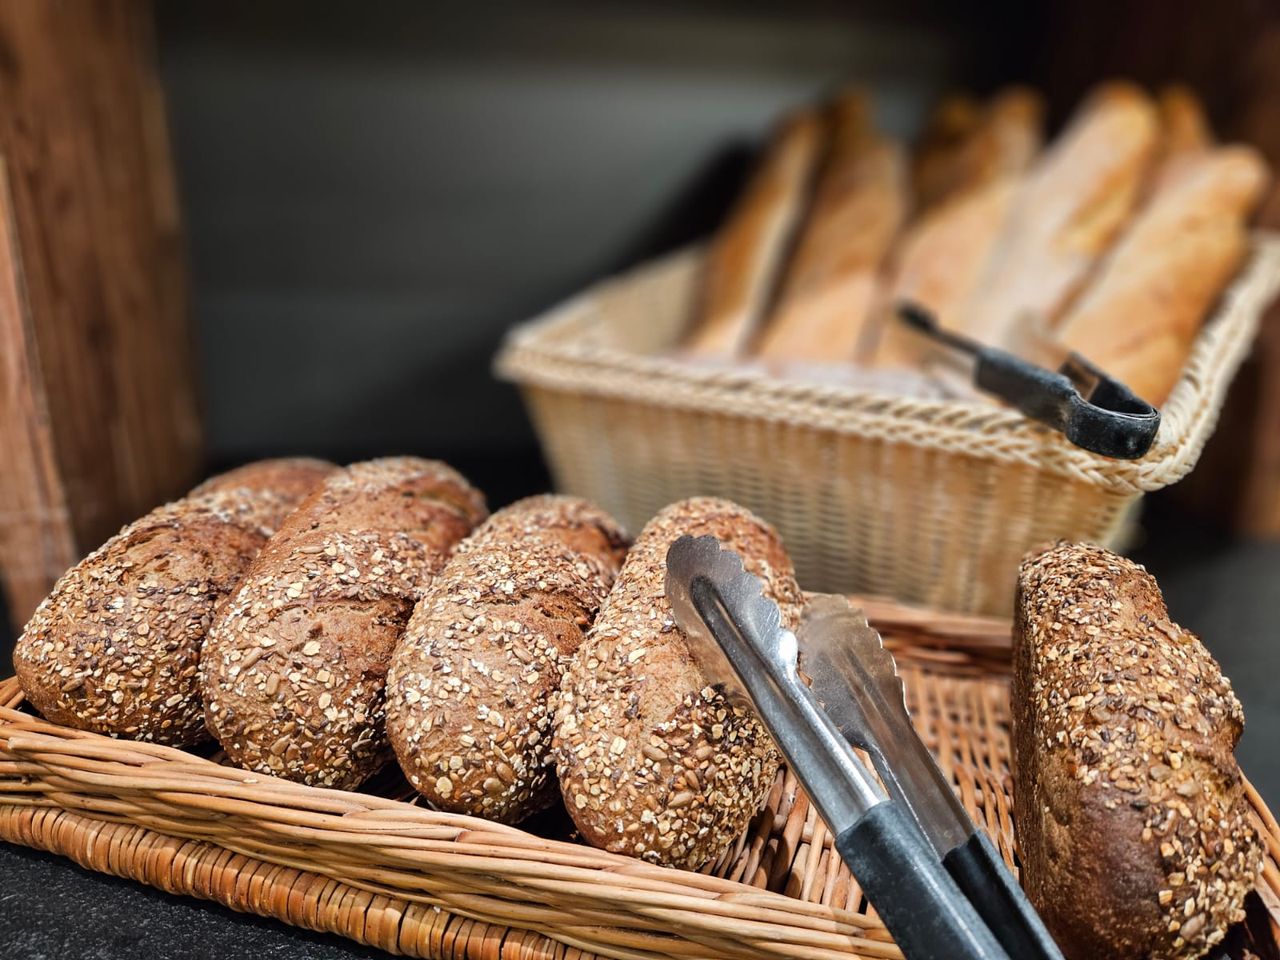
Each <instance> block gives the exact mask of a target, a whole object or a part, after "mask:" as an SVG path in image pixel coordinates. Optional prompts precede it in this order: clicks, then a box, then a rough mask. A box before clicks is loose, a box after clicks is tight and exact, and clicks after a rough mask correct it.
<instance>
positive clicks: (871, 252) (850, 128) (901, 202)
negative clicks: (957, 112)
mask: <svg viewBox="0 0 1280 960" xmlns="http://www.w3.org/2000/svg"><path fill="white" fill-rule="evenodd" d="M833 116H834V119H833V131H834V132H833V136H832V147H831V149H830V150H829V151H828V154H827V157H826V158H825V160H824V162H823V166H822V172H821V174H820V176H819V179H818V184H817V189H816V191H815V193H814V198H813V204H812V206H811V207H810V210H809V215H808V218H807V220H806V221H805V223H804V225H803V226H802V227H801V229H800V233H799V237H798V240H797V242H796V247H795V251H794V253H793V255H792V257H791V260H790V262H789V264H788V265H787V268H786V273H785V276H784V278H783V282H782V286H781V292H780V294H779V298H778V305H777V309H776V311H775V312H774V314H773V315H772V317H771V318H770V319H769V321H768V323H767V324H766V326H765V328H764V332H763V335H762V337H761V340H760V345H759V353H760V355H761V356H763V357H767V358H770V359H774V360H852V359H854V358H855V357H856V356H857V355H858V352H859V347H860V345H861V344H862V342H863V341H862V338H863V335H864V331H865V329H866V324H867V322H868V321H869V320H870V318H871V315H872V307H873V305H874V303H875V299H876V294H877V291H878V290H879V283H880V271H881V267H882V266H883V264H884V262H885V258H886V257H887V256H888V253H889V250H890V248H891V246H892V244H893V240H894V238H895V237H896V236H897V235H898V231H899V229H900V228H901V227H902V223H903V221H904V220H905V218H906V215H907V205H908V201H907V184H906V181H907V175H906V158H905V154H904V152H903V150H902V146H901V145H900V144H899V143H897V142H896V141H893V140H890V139H887V138H885V137H881V136H879V135H878V134H877V133H876V132H875V131H874V130H873V129H872V128H871V126H870V124H869V122H868V121H867V118H866V116H865V111H863V112H859V111H857V110H855V109H853V108H851V107H850V106H848V105H843V104H841V103H837V104H836V105H835V107H834V109H833Z"/></svg>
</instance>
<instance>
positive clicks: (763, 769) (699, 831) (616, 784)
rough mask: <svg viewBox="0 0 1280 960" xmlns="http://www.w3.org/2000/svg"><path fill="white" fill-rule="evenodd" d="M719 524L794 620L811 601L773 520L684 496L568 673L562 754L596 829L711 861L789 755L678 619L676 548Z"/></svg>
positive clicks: (566, 789)
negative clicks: (668, 586) (732, 693)
mask: <svg viewBox="0 0 1280 960" xmlns="http://www.w3.org/2000/svg"><path fill="white" fill-rule="evenodd" d="M683 534H690V535H693V536H698V535H702V534H713V535H715V536H717V537H719V538H720V539H721V540H722V541H723V542H724V543H725V545H726V546H727V547H728V548H730V549H732V550H734V551H736V552H737V553H739V554H740V555H741V556H742V558H743V562H744V564H745V566H746V568H747V570H749V571H750V572H751V573H753V574H755V575H756V576H759V577H760V578H761V579H762V580H763V581H764V583H765V590H766V593H767V594H768V596H770V597H771V598H772V599H773V600H775V601H776V602H777V603H778V605H779V606H780V607H781V609H782V614H783V621H784V622H785V623H786V624H788V625H789V626H792V627H794V626H795V625H796V623H797V621H798V618H799V611H800V609H801V605H802V602H803V598H802V596H801V593H800V589H799V587H798V586H797V585H796V581H795V574H794V572H793V571H792V567H791V561H790V560H789V559H788V558H787V555H786V552H785V551H784V550H783V547H782V544H781V543H780V542H779V540H778V537H777V534H776V533H774V531H773V529H772V528H771V527H769V526H768V525H767V524H765V523H764V522H763V521H761V520H759V519H758V518H757V517H755V516H754V515H753V514H751V513H749V512H748V511H747V510H745V509H743V508H742V507H739V506H737V505H735V504H732V503H729V502H728V501H725V500H715V499H710V498H697V499H693V500H685V501H682V502H680V503H676V504H673V505H672V506H669V507H667V508H666V509H665V510H663V511H662V512H660V513H659V514H658V515H657V516H656V517H655V518H654V519H653V520H651V521H650V522H649V524H648V525H647V526H646V527H645V528H644V530H643V531H642V532H641V534H640V536H639V538H638V539H637V540H636V543H635V545H634V546H633V547H632V549H631V552H630V553H629V554H628V555H627V559H626V562H625V563H624V564H623V566H622V570H621V572H620V573H619V574H618V580H617V582H616V583H615V584H614V587H613V590H612V591H611V592H610V594H609V596H608V599H606V600H605V603H604V606H603V607H602V608H601V610H600V613H599V614H598V615H597V617H596V621H595V624H594V625H593V626H592V628H591V631H590V632H589V633H588V635H587V638H586V640H585V641H583V644H582V646H581V647H580V648H579V650H578V654H577V657H576V658H575V659H574V661H573V663H572V664H571V665H570V667H569V669H568V671H566V673H565V676H564V682H563V684H562V686H561V691H562V696H561V699H560V705H559V708H558V710H557V713H556V721H555V739H554V743H553V751H552V752H553V756H554V758H555V763H556V772H557V774H558V775H559V778H560V789H561V793H562V795H563V797H564V800H565V806H566V807H567V808H568V810H569V814H570V815H571V816H572V817H573V820H574V822H575V823H576V824H577V826H578V829H579V830H580V831H581V833H582V836H583V838H584V839H585V840H586V841H587V842H588V843H591V844H594V845H595V846H599V847H604V848H605V849H607V850H611V851H613V852H615V853H624V854H628V855H631V856H636V857H640V858H642V859H645V860H649V861H652V862H655V863H661V864H667V865H671V866H680V867H688V868H691V869H692V868H697V867H699V866H701V865H702V864H704V863H706V862H708V861H710V860H713V859H715V858H716V857H718V856H720V855H721V854H722V853H723V852H724V851H725V850H727V849H728V848H729V846H730V845H731V844H732V843H733V842H734V841H735V840H736V839H737V838H738V837H739V836H740V835H741V834H742V831H743V829H744V828H745V827H746V825H747V823H748V821H750V819H751V817H752V816H753V815H754V814H755V812H756V811H757V810H758V809H759V807H760V804H761V802H762V801H763V800H764V798H765V796H766V794H767V793H768V791H769V788H770V786H771V785H772V783H773V779H774V774H775V773H776V772H777V768H778V762H779V756H778V752H777V749H776V748H775V746H774V745H773V741H772V740H771V739H770V737H769V734H768V732H767V731H766V730H765V728H764V727H763V726H762V725H761V723H760V721H759V720H758V719H757V718H756V717H755V715H754V714H752V713H750V712H748V711H746V710H743V709H741V708H739V707H735V706H731V705H730V704H729V703H728V701H726V700H725V698H724V696H723V695H722V694H721V693H719V692H717V691H716V690H714V689H713V688H712V687H710V686H708V685H707V683H706V681H705V680H704V679H703V677H702V674H701V673H700V672H699V671H698V669H697V667H696V666H695V665H694V663H693V662H692V660H691V659H690V655H689V651H688V648H687V646H686V644H685V639H684V635H683V634H682V633H681V632H680V630H679V629H678V628H677V627H676V625H675V623H674V622H673V621H672V618H671V607H670V605H669V604H668V603H667V599H666V593H665V590H664V583H665V574H666V556H667V549H668V548H669V547H670V546H671V544H672V543H673V542H674V541H675V540H676V539H678V538H679V537H680V536H681V535H683Z"/></svg>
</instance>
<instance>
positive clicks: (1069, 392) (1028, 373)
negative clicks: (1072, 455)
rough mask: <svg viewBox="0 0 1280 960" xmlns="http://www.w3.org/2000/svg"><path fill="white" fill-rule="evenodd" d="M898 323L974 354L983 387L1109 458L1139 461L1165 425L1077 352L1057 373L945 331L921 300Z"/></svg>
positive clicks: (902, 309)
mask: <svg viewBox="0 0 1280 960" xmlns="http://www.w3.org/2000/svg"><path fill="white" fill-rule="evenodd" d="M897 313H898V320H899V322H901V323H903V324H906V325H907V326H908V327H910V328H911V329H912V330H914V331H916V332H917V333H920V334H923V335H924V336H926V337H929V338H930V339H932V340H934V341H936V342H938V343H940V344H942V345H943V346H946V347H950V348H952V349H953V350H958V351H960V352H961V353H965V354H968V355H969V356H971V357H973V358H974V369H973V382H974V385H975V386H976V387H977V388H978V389H979V390H984V391H986V392H987V393H990V394H993V395H995V396H997V397H999V398H1000V399H1002V400H1004V401H1006V402H1008V403H1010V404H1012V405H1013V406H1015V407H1017V408H1018V410H1020V411H1021V412H1022V413H1024V414H1026V415H1027V416H1028V417H1030V418H1031V419H1032V420H1038V421H1039V422H1040V423H1043V424H1045V425H1046V426H1049V427H1052V428H1053V429H1054V430H1057V431H1058V432H1059V433H1061V434H1062V435H1063V436H1065V437H1066V438H1067V439H1068V440H1070V441H1071V442H1072V443H1074V444H1075V445H1076V446H1077V447H1082V448H1083V449H1085V450H1088V451H1089V452H1091V453H1097V454H1100V455H1101V456H1104V457H1115V458H1117V459H1120V460H1137V459H1138V458H1139V457H1143V456H1145V455H1146V453H1147V451H1148V450H1150V449H1151V444H1153V443H1154V442H1155V439H1156V433H1157V432H1158V431H1159V429H1160V411H1159V410H1157V409H1156V408H1155V407H1153V406H1152V405H1151V404H1149V403H1147V402H1146V401H1145V400H1143V399H1142V398H1141V397H1139V396H1138V395H1137V394H1135V393H1134V392H1133V391H1132V390H1130V389H1129V388H1128V387H1126V386H1125V385H1124V384H1123V383H1121V382H1120V381H1118V380H1113V379H1112V378H1111V377H1109V376H1107V375H1106V374H1105V373H1104V372H1103V371H1101V370H1099V369H1098V368H1097V367H1095V366H1094V365H1093V364H1092V363H1090V362H1089V361H1088V360H1086V359H1085V358H1084V357H1082V356H1080V354H1078V353H1074V352H1070V353H1067V355H1066V358H1065V359H1064V360H1063V361H1062V365H1061V366H1059V367H1058V369H1057V370H1056V371H1054V370H1047V369H1045V368H1044V367H1040V366H1037V365H1036V364H1034V363H1031V362H1029V361H1027V360H1023V359H1022V358H1021V357H1017V356H1014V355H1013V354H1012V353H1008V352H1007V351H1004V350H999V349H997V348H995V347H987V346H983V345H982V344H980V343H978V342H977V341H976V340H971V339H970V338H968V337H966V336H962V335H961V334H958V333H955V332H953V331H951V330H945V329H943V328H942V327H940V326H939V325H938V321H937V319H936V318H935V317H934V316H933V314H932V313H930V312H929V311H928V310H926V309H925V308H924V307H921V306H920V305H919V304H915V303H905V302H904V303H900V304H898V308H897Z"/></svg>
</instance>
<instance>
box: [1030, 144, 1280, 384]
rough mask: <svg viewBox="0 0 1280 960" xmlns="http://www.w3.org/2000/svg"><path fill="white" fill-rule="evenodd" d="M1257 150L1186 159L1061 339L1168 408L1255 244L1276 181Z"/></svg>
mask: <svg viewBox="0 0 1280 960" xmlns="http://www.w3.org/2000/svg"><path fill="white" fill-rule="evenodd" d="M1267 179H1268V178H1267V168H1266V163H1265V162H1264V161H1263V159H1262V157H1261V156H1260V155H1259V154H1258V153H1257V152H1256V151H1255V150H1253V149H1252V148H1250V147H1244V146H1230V147H1219V148H1214V149H1211V150H1209V151H1206V152H1205V153H1203V154H1201V155H1199V156H1192V157H1184V158H1182V159H1181V160H1180V161H1179V163H1178V165H1177V167H1176V169H1174V170H1173V171H1172V173H1171V176H1169V177H1168V178H1165V179H1164V180H1162V182H1161V184H1160V186H1159V187H1158V189H1157V190H1156V192H1155V195H1154V196H1152V197H1151V199H1150V200H1149V201H1148V203H1147V205H1146V207H1145V208H1144V209H1143V210H1142V211H1141V212H1140V213H1139V214H1138V216H1137V217H1136V218H1135V219H1134V222H1133V223H1132V225H1131V226H1130V227H1129V229H1128V230H1127V231H1126V232H1125V234H1124V236H1123V237H1122V238H1121V239H1120V242H1119V243H1118V244H1117V245H1116V248H1115V250H1113V251H1112V252H1111V254H1110V255H1109V256H1108V257H1107V258H1106V260H1105V261H1104V262H1103V263H1102V265H1101V267H1100V273H1099V276H1098V277H1097V278H1096V280H1095V281H1094V282H1093V283H1092V284H1091V285H1090V287H1089V288H1088V289H1087V290H1086V291H1085V292H1084V293H1083V294H1082V295H1081V297H1080V298H1079V299H1078V300H1077V302H1076V303H1074V304H1073V305H1072V307H1071V308H1070V309H1069V311H1068V312H1067V314H1066V315H1065V316H1064V317H1063V318H1062V320H1061V321H1060V324H1059V326H1058V327H1057V329H1056V331H1055V336H1056V338H1057V339H1058V340H1060V341H1061V342H1062V343H1063V344H1064V345H1065V346H1067V347H1070V348H1071V349H1073V350H1076V351H1078V352H1080V353H1082V354H1084V355H1085V356H1086V357H1088V358H1089V359H1090V360H1092V361H1093V362H1094V363H1095V364H1097V365H1098V366H1100V367H1101V368H1102V369H1104V370H1106V371H1107V373H1109V374H1110V375H1111V376H1113V377H1115V378H1116V379H1118V380H1120V381H1121V382H1122V383H1124V384H1126V385H1128V386H1129V387H1130V389H1132V390H1133V391H1134V392H1135V393H1137V394H1138V396H1140V397H1142V398H1144V399H1145V400H1148V401H1149V402H1151V403H1154V404H1157V405H1159V404H1162V403H1164V401H1165V399H1166V398H1167V397H1168V395H1169V391H1170V390H1171V389H1172V388H1173V386H1174V384H1175V383H1177V381H1178V377H1179V375H1180V374H1181V371H1182V367H1183V365H1184V364H1185V363H1186V360H1187V356H1188V355H1189V354H1190V352H1191V346H1192V344H1193V342H1194V341H1195V337H1196V334H1197V333H1198V332H1199V330H1200V325H1201V323H1202V322H1203V321H1204V318H1205V317H1206V316H1207V315H1208V313H1209V310H1210V308H1212V306H1213V304H1214V303H1215V302H1216V301H1217V299H1218V297H1219V296H1220V295H1221V294H1222V291H1223V290H1224V289H1225V288H1226V286H1227V284H1228V283H1229V282H1230V281H1231V278H1232V277H1234V276H1235V274H1236V272H1237V271H1238V270H1239V269H1240V265H1241V263H1243V261H1244V258H1245V255H1246V253H1247V252H1248V247H1249V235H1248V228H1247V223H1248V218H1249V215H1250V214H1251V213H1252V212H1253V210H1254V208H1255V207H1256V206H1257V205H1258V202H1259V200H1260V199H1261V198H1262V193H1263V190H1264V189H1265V188H1266V186H1267Z"/></svg>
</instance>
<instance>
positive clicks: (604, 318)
mask: <svg viewBox="0 0 1280 960" xmlns="http://www.w3.org/2000/svg"><path fill="white" fill-rule="evenodd" d="M1253 246H1254V249H1253V253H1252V256H1251V259H1250V260H1249V262H1248V264H1247V266H1246V268H1245V269H1244V270H1243V271H1242V273H1241V275H1240V277H1239V278H1238V279H1237V280H1236V282H1235V283H1234V284H1233V286H1232V287H1231V288H1230V290H1228V291H1227V293H1226V294H1225V295H1224V296H1223V298H1222V301H1221V303H1220V304H1219V306H1218V309H1217V310H1216V312H1215V314H1214V316H1213V317H1212V318H1211V320H1210V321H1209V322H1208V324H1207V325H1206V326H1205V328H1204V331H1203V332H1202V333H1201V335H1200V337H1199V339H1198V341H1197V343H1196V346H1195V349H1194V351H1193V353H1192V356H1191V358H1190V360H1189V362H1188V363H1187V366H1186V369H1185V370H1184V372H1183V375H1182V378H1181V380H1180V381H1179V382H1178V384H1177V386H1176V387H1175V388H1174V390H1173V393H1172V394H1171V395H1170V397H1169V399H1168V402H1167V403H1166V404H1165V406H1164V408H1163V422H1162V424H1161V429H1160V435H1159V437H1158V439H1157V441H1156V445H1155V446H1154V447H1153V449H1152V450H1151V452H1150V453H1149V454H1148V455H1147V456H1146V457H1145V458H1144V459H1142V460H1139V461H1119V460H1108V459H1105V458H1102V457H1098V456H1095V455H1093V454H1090V453H1086V452H1085V451H1083V450H1080V449H1078V448H1076V447H1073V446H1072V445H1071V444H1069V443H1068V442H1067V441H1066V440H1065V439H1063V438H1062V437H1061V436H1059V435H1058V434H1055V433H1053V432H1051V431H1048V430H1046V429H1044V428H1042V427H1040V426H1038V425H1036V424H1034V423H1032V422H1030V421H1028V420H1026V419H1025V418H1023V417H1022V416H1021V415H1019V414H1018V413H1016V412H1014V411H1012V410H1009V409H1006V408H1001V407H996V406H994V405H991V404H988V403H983V402H958V401H943V400H920V399H913V398H904V397H902V396H893V395H888V394H883V393H876V392H871V391H868V390H865V389H858V388H856V387H852V386H844V385H833V384H816V383H815V384H803V383H797V382H787V381H783V380H778V379H773V378H769V377H767V376H764V375H762V374H758V373H753V372H745V371H730V370H724V369H709V368H706V367H699V366H695V365H693V364H690V363H687V362H683V361H681V360H679V359H675V358H672V357H671V356H669V355H665V352H666V351H667V350H668V349H669V348H670V347H671V346H672V345H673V344H674V343H676V342H677V341H678V339H679V338H680V336H681V334H682V333H683V331H684V327H685V324H686V321H687V318H688V313H689V303H690V296H691V293H692V291H693V288H694V285H695V281H696V275H697V271H698V268H699V263H700V257H701V252H700V251H698V250H691V251H685V252H682V253H679V254H677V255H675V256H672V257H669V258H667V259H664V260H661V261H658V262H655V263H652V264H649V265H646V266H643V267H641V268H639V269H637V270H635V271H633V272H631V273H628V274H626V275H623V276H621V277H618V278H616V279H613V280H609V281H606V282H604V283H602V284H600V285H598V286H596V287H593V288H592V289H590V290H588V291H587V292H586V293H584V294H582V295H580V296H578V297H576V298H575V299H573V300H571V301H569V302H568V303H566V304H564V305H562V306H560V307H558V308H556V309H554V310H552V311H551V312H550V313H548V314H546V315H545V316H543V317H541V318H539V319H536V320H533V321H531V322H529V323H528V324H525V325H523V326H521V327H519V328H517V329H516V330H515V331H513V332H512V334H511V336H510V337H509V338H508V340H507V342H506V344H505V345H504V348H503V350H502V352H501V353H500V355H499V357H498V359H497V362H496V368H497V371H498V373H499V375H500V376H502V377H505V378H507V379H510V380H512V381H514V382H516V383H518V384H519V385H520V387H521V388H522V391H523V394H524V397H525V401H526V403H527V405H528V408H529V412H530V414H531V416H532V418H533V422H534V426H535V428H536V429H537V431H538V435H539V438H540V439H541V442H542V445H543V448H544V450H545V452H546V455H547V458H548V460H549V462H550V465H551V470H552V473H553V475H554V477H555V481H556V484H557V486H558V487H559V488H560V489H562V490H564V491H565V492H568V493H575V494H578V495H580V496H584V497H587V498H590V499H592V500H594V501H596V502H598V503H599V504H600V505H601V506H603V507H604V508H605V509H607V510H609V511H610V512H611V513H613V515H614V516H616V517H618V518H619V519H620V520H621V521H622V522H623V523H624V524H626V525H627V526H628V527H629V528H631V529H633V530H639V529H640V528H641V527H642V526H643V525H644V522H645V521H646V520H648V519H649V518H650V517H651V516H652V515H653V514H654V513H656V512H657V511H658V510H659V509H660V508H661V507H663V506H665V505H666V504H668V503H671V502H673V501H675V500H679V499H681V498H683V497H687V496H692V495H695V494H715V495H719V496H725V497H729V498H730V499H733V500H736V501H738V502H739V503H742V504H744V505H746V506H748V507H750V508H751V509H753V510H755V511H756V512H757V513H759V514H761V515H762V516H764V517H765V518H766V519H768V520H770V521H771V522H773V523H774V524H775V525H776V526H777V527H778V529H779V531H780V533H781V534H782V537H783V540H784V541H785V542H786V544H787V548H788V550H789V551H790V553H791V555H792V557H793V558H794V560H795V563H796V567H797V570H798V571H799V574H800V580H801V583H803V584H804V585H805V586H806V587H807V588H809V589H811V590H824V591H830V592H860V593H871V594H877V595H883V596H892V597H896V598H898V599H900V600H904V601H909V602H913V603H920V604H923V605H925V606H928V607H930V608H933V609H940V610H953V611H964V612H980V613H996V614H1003V613H1007V612H1008V611H1009V609H1010V604H1011V600H1012V598H1011V596H1010V591H1009V589H1008V585H1009V584H1010V583H1012V582H1013V578H1014V573H1015V571H1016V569H1017V565H1018V562H1019V561H1020V560H1021V559H1022V556H1023V555H1024V554H1025V553H1026V552H1027V551H1028V550H1029V549H1031V548H1032V547H1033V546H1035V545H1037V544H1039V543H1043V542H1045V541H1048V540H1053V539H1057V538H1060V537H1062V538H1067V539H1071V540H1090V541H1094V542H1097V543H1101V544H1104V545H1110V546H1114V545H1116V543H1117V541H1118V539H1119V538H1120V535H1121V532H1122V529H1123V527H1124V522H1125V519H1126V516H1127V515H1128V513H1129V511H1130V508H1131V507H1132V506H1133V505H1134V504H1135V503H1136V501H1137V500H1138V498H1139V497H1140V496H1141V495H1142V493H1143V492H1145V491H1149V490H1157V489H1159V488H1161V487H1165V486H1168V485H1169V484H1171V483H1174V482H1175V481H1177V480H1180V479H1181V478H1182V477H1184V476H1185V475H1186V474H1187V473H1189V472H1190V470H1191V468H1192V467H1193V466H1195V463H1196V460H1197V459H1198V457H1199V456H1200V451H1201V449H1202V448H1203V446H1204V444H1205V441H1206V440H1207V439H1208V438H1209V435H1210V434H1211V433H1212V432H1213V428H1214V425H1215V423H1216V421H1217V417H1218V412H1219V410H1220V409H1221V407H1222V403H1223V400H1224V397H1225V394H1226V390H1227V387H1228V385H1229V384H1230V382H1231V379H1232V377H1233V376H1234V375H1235V372H1236V369H1237V367H1238V366H1239V364H1240V362H1241V360H1243V358H1244V356H1245V355H1246V354H1247V352H1248V350H1249V347H1250V345H1251V343H1252V341H1253V337H1254V334H1255V333H1256V331H1257V327H1258V323H1259V321H1260V318H1261V316H1262V314H1263V312H1264V310H1265V308H1266V306H1267V305H1268V304H1269V302H1270V301H1271V299H1272V297H1273V296H1274V294H1275V292H1276V290H1277V287H1280V236H1277V235H1273V234H1258V235H1256V236H1255V238H1254V245H1253Z"/></svg>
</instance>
